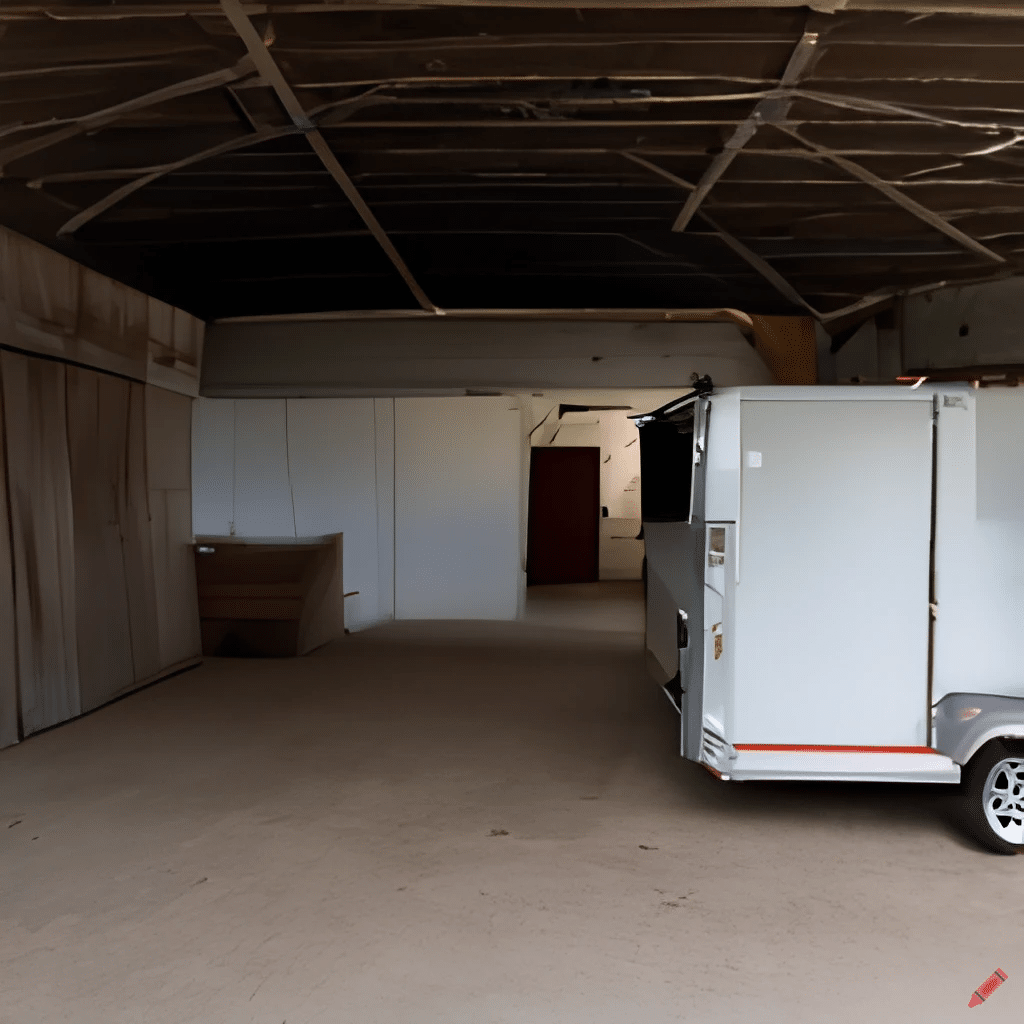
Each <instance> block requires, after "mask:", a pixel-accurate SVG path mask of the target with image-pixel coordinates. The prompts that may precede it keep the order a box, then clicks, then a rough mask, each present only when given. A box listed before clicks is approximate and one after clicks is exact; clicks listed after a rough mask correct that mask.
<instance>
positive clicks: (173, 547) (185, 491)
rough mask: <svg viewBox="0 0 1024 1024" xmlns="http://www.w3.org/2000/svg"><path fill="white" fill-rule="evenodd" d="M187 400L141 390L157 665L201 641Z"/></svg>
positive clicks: (190, 654) (180, 657) (192, 653)
mask: <svg viewBox="0 0 1024 1024" xmlns="http://www.w3.org/2000/svg"><path fill="white" fill-rule="evenodd" d="M191 456H192V399H191V398H188V397H186V396H184V395H180V394H174V393H172V392H169V391H164V390H163V389H162V388H155V387H147V388H146V462H147V471H148V480H149V512H150V536H151V541H152V548H153V577H154V582H155V595H156V613H157V630H158V637H159V649H160V665H161V668H167V667H168V666H171V665H176V664H179V663H180V662H182V661H186V660H188V659H189V658H194V657H198V656H199V655H200V653H201V649H202V643H201V639H200V631H199V605H198V601H197V597H196V573H195V557H194V554H193V550H192V467H191V461H192V460H191Z"/></svg>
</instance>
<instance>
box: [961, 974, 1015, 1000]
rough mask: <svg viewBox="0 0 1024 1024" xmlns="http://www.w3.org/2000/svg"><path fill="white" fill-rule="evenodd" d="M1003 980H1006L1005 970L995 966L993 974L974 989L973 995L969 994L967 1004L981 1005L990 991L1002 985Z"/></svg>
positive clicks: (990, 993)
mask: <svg viewBox="0 0 1024 1024" xmlns="http://www.w3.org/2000/svg"><path fill="white" fill-rule="evenodd" d="M1004 981H1006V972H1005V971H1000V970H999V969H998V968H997V969H996V971H995V972H994V973H993V974H990V975H989V976H988V977H987V978H986V979H985V980H984V981H983V982H982V983H981V984H980V985H979V986H978V987H977V988H976V989H975V991H974V995H972V996H971V1001H970V1002H969V1003H968V1004H967V1005H968V1006H981V1004H982V1003H983V1002H985V1000H986V999H988V997H989V996H990V995H992V993H993V992H995V990H996V989H997V988H999V986H1000V985H1002V983H1003V982H1004Z"/></svg>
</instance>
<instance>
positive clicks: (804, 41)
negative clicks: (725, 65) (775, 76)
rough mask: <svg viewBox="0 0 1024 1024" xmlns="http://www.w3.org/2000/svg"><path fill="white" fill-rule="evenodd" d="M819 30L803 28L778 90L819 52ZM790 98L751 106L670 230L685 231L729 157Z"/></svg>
mask: <svg viewBox="0 0 1024 1024" xmlns="http://www.w3.org/2000/svg"><path fill="white" fill-rule="evenodd" d="M818 38H819V33H817V32H810V31H806V30H805V31H804V33H803V35H802V36H801V37H800V39H799V41H798V42H797V44H796V46H795V47H794V48H793V52H792V54H791V55H790V58H789V62H788V63H787V64H786V69H785V71H783V73H782V78H781V79H780V80H779V87H780V89H790V88H792V87H793V86H795V85H796V83H797V82H799V81H800V78H801V76H803V75H804V74H805V73H806V72H807V71H809V70H810V68H811V67H812V65H813V63H814V58H815V57H816V56H818V55H819V53H820V51H819V49H818ZM790 105H791V101H790V100H788V99H784V98H783V99H774V98H773V99H763V100H760V101H759V102H758V104H757V106H756V107H754V109H753V111H752V112H751V114H750V116H749V117H748V118H747V119H746V120H745V121H743V122H742V123H741V124H740V125H739V127H738V128H737V129H736V130H735V131H734V132H733V134H732V137H731V138H730V139H729V140H728V142H726V144H725V148H724V149H723V150H722V152H721V153H719V154H718V155H717V156H716V157H715V158H714V159H713V160H712V161H711V164H710V166H709V167H708V169H707V170H706V171H705V172H704V174H703V175H702V176H701V179H700V181H699V182H698V183H697V186H696V188H694V190H693V191H692V192H691V193H690V195H689V197H688V198H687V200H686V203H685V205H684V206H683V208H682V210H681V211H680V213H679V216H678V217H676V221H675V223H674V224H673V225H672V230H673V231H685V230H686V226H687V225H688V224H689V223H690V221H691V220H693V216H694V214H695V213H696V212H697V211H698V210H699V209H700V205H701V203H703V202H704V199H705V197H706V196H707V194H708V193H709V192H710V191H711V190H712V189H713V188H714V187H715V184H716V183H717V182H718V181H719V179H720V178H721V177H722V175H723V174H725V172H726V171H727V170H728V169H729V166H730V165H731V164H732V162H733V160H735V159H736V156H737V154H738V153H739V151H740V150H741V149H743V147H744V146H745V145H746V144H747V143H748V142H749V141H750V140H751V139H752V138H753V137H754V135H755V134H756V133H757V129H758V128H759V127H760V126H761V125H762V124H763V123H765V122H769V123H770V122H772V121H776V120H779V119H781V118H784V117H785V116H786V115H787V114H788V113H789V108H790Z"/></svg>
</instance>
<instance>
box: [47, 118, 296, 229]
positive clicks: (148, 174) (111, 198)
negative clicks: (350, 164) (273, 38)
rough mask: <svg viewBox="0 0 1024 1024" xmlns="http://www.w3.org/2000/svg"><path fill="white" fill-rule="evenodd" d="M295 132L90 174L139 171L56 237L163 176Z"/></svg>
mask: <svg viewBox="0 0 1024 1024" xmlns="http://www.w3.org/2000/svg"><path fill="white" fill-rule="evenodd" d="M298 132H299V129H298V128H296V127H295V126H293V125H289V126H288V127H287V128H275V129H273V130H271V131H265V132H253V134H252V135H243V136H241V138H234V139H228V140H227V141H226V142H222V143H220V144H219V145H217V146H210V147H209V148H208V149H204V150H200V152H198V153H192V154H190V155H189V156H186V157H183V158H182V159H181V160H175V161H174V162H173V163H169V164H161V165H159V166H157V167H151V168H148V169H143V168H135V169H132V170H131V171H128V170H123V171H122V170H113V171H94V172H92V175H93V176H91V177H90V178H87V179H84V180H93V181H95V180H103V179H104V178H109V177H111V176H115V177H125V176H126V175H127V174H129V173H131V174H138V172H139V171H140V170H141V171H143V173H142V174H139V175H138V177H135V178H132V180H131V181H128V182H126V183H125V184H124V185H122V186H121V187H120V188H116V189H114V191H113V192H109V193H107V195H105V196H103V198H102V199H98V200H97V201H96V202H95V203H92V204H91V205H90V206H87V207H86V208H85V209H84V210H81V211H79V212H78V213H76V214H75V216H74V217H72V218H71V219H70V220H69V221H67V223H65V224H64V225H62V226H61V228H60V230H59V231H58V232H57V234H58V236H59V237H61V238H65V237H68V236H70V235H73V234H74V233H75V232H76V231H78V230H79V229H80V228H82V227H84V226H85V225H86V224H88V223H89V222H90V221H92V220H95V219H96V218H97V217H99V216H101V215H102V214H104V213H106V212H107V210H109V209H111V208H112V207H114V206H116V205H117V204H118V203H120V202H121V201H122V200H124V199H127V198H128V196H130V195H131V194H132V193H133V192H138V191H139V189H140V188H145V187H146V186H147V185H149V184H150V183H151V182H154V181H156V180H157V178H162V177H163V176H164V175H165V174H173V173H174V172H175V171H180V170H182V169H183V168H185V167H189V166H191V165H192V164H195V163H199V162H200V161H201V160H209V159H212V158H213V157H215V156H221V155H222V154H223V153H231V152H233V151H234V150H238V149H244V148H245V147H247V146H256V145H259V144H260V143H261V142H269V141H270V140H271V139H280V138H282V137H283V136H285V135H296V134H298ZM83 173H85V172H83ZM78 180H83V179H78ZM44 181H45V179H42V178H37V179H36V180H34V181H30V182H29V183H28V185H29V187H30V188H39V187H41V186H42V184H43V182H44Z"/></svg>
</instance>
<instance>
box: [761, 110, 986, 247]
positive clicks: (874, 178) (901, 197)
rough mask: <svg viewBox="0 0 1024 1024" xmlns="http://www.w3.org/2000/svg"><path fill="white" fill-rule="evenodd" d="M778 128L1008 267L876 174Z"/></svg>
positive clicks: (962, 243) (913, 212)
mask: <svg viewBox="0 0 1024 1024" xmlns="http://www.w3.org/2000/svg"><path fill="white" fill-rule="evenodd" d="M775 127H776V128H777V129H778V130H779V131H782V132H785V134H786V135H788V136H790V138H792V139H795V140H796V141H797V142H800V143H802V144H803V145H805V146H806V147H807V148H808V149H810V150H813V151H814V152H815V153H817V154H818V155H819V156H823V157H825V159H827V160H831V161H832V163H834V164H835V165H836V166H837V167H841V168H842V169H843V170H844V171H848V172H849V173H850V174H852V175H853V176H854V177H855V178H860V180H861V181H863V182H864V183H865V184H866V185H870V186H871V187H872V188H875V189H877V190H878V191H879V192H881V193H882V195H884V196H887V197H888V198H889V199H891V200H892V201H893V202H894V203H898V204H899V205H900V206H902V207H903V209H904V210H906V211H907V212H908V213H912V214H913V215H914V216H915V217H918V218H919V219H920V220H922V221H924V222H925V223H926V224H929V225H931V226H932V227H933V228H935V229H936V230H937V231H941V232H942V233H943V234H944V235H948V236H949V237H950V238H954V239H956V240H957V241H958V242H959V243H960V244H961V245H962V246H964V248H965V249H969V250H970V251H971V252H973V253H977V254H978V255H979V256H984V257H985V259H988V260H992V262H994V263H1005V262H1006V259H1005V258H1004V257H1003V256H1000V255H999V253H997V252H993V251H992V250H991V249H989V248H988V246H985V245H982V244H981V242H979V241H978V240H977V239H975V238H971V236H970V235H968V234H965V233H964V232H963V231H961V230H960V229H959V228H956V227H954V226H953V225H952V224H950V223H949V221H948V220H946V219H944V218H943V217H940V216H939V215H938V214H937V213H935V212H934V211H933V210H929V209H928V208H927V207H925V206H922V205H921V204H920V203H918V202H916V201H915V200H913V199H911V198H910V196H908V195H905V194H904V193H903V192H901V191H900V190H899V189H898V188H895V187H893V186H892V185H890V184H889V183H888V182H886V181H883V180H882V179H881V178H879V177H878V175H876V174H872V173H871V171H869V170H867V169H866V168H864V167H861V166H860V164H856V163H854V162H853V161H852V160H847V159H846V158H845V157H842V156H839V155H838V154H836V153H834V152H832V151H831V150H829V149H827V148H826V147H825V146H819V145H818V144H817V143H816V142H812V141H810V140H809V139H805V138H804V137H803V136H802V135H800V134H799V133H798V132H797V131H795V130H794V129H792V128H788V127H786V126H785V125H781V124H777V125H775Z"/></svg>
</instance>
